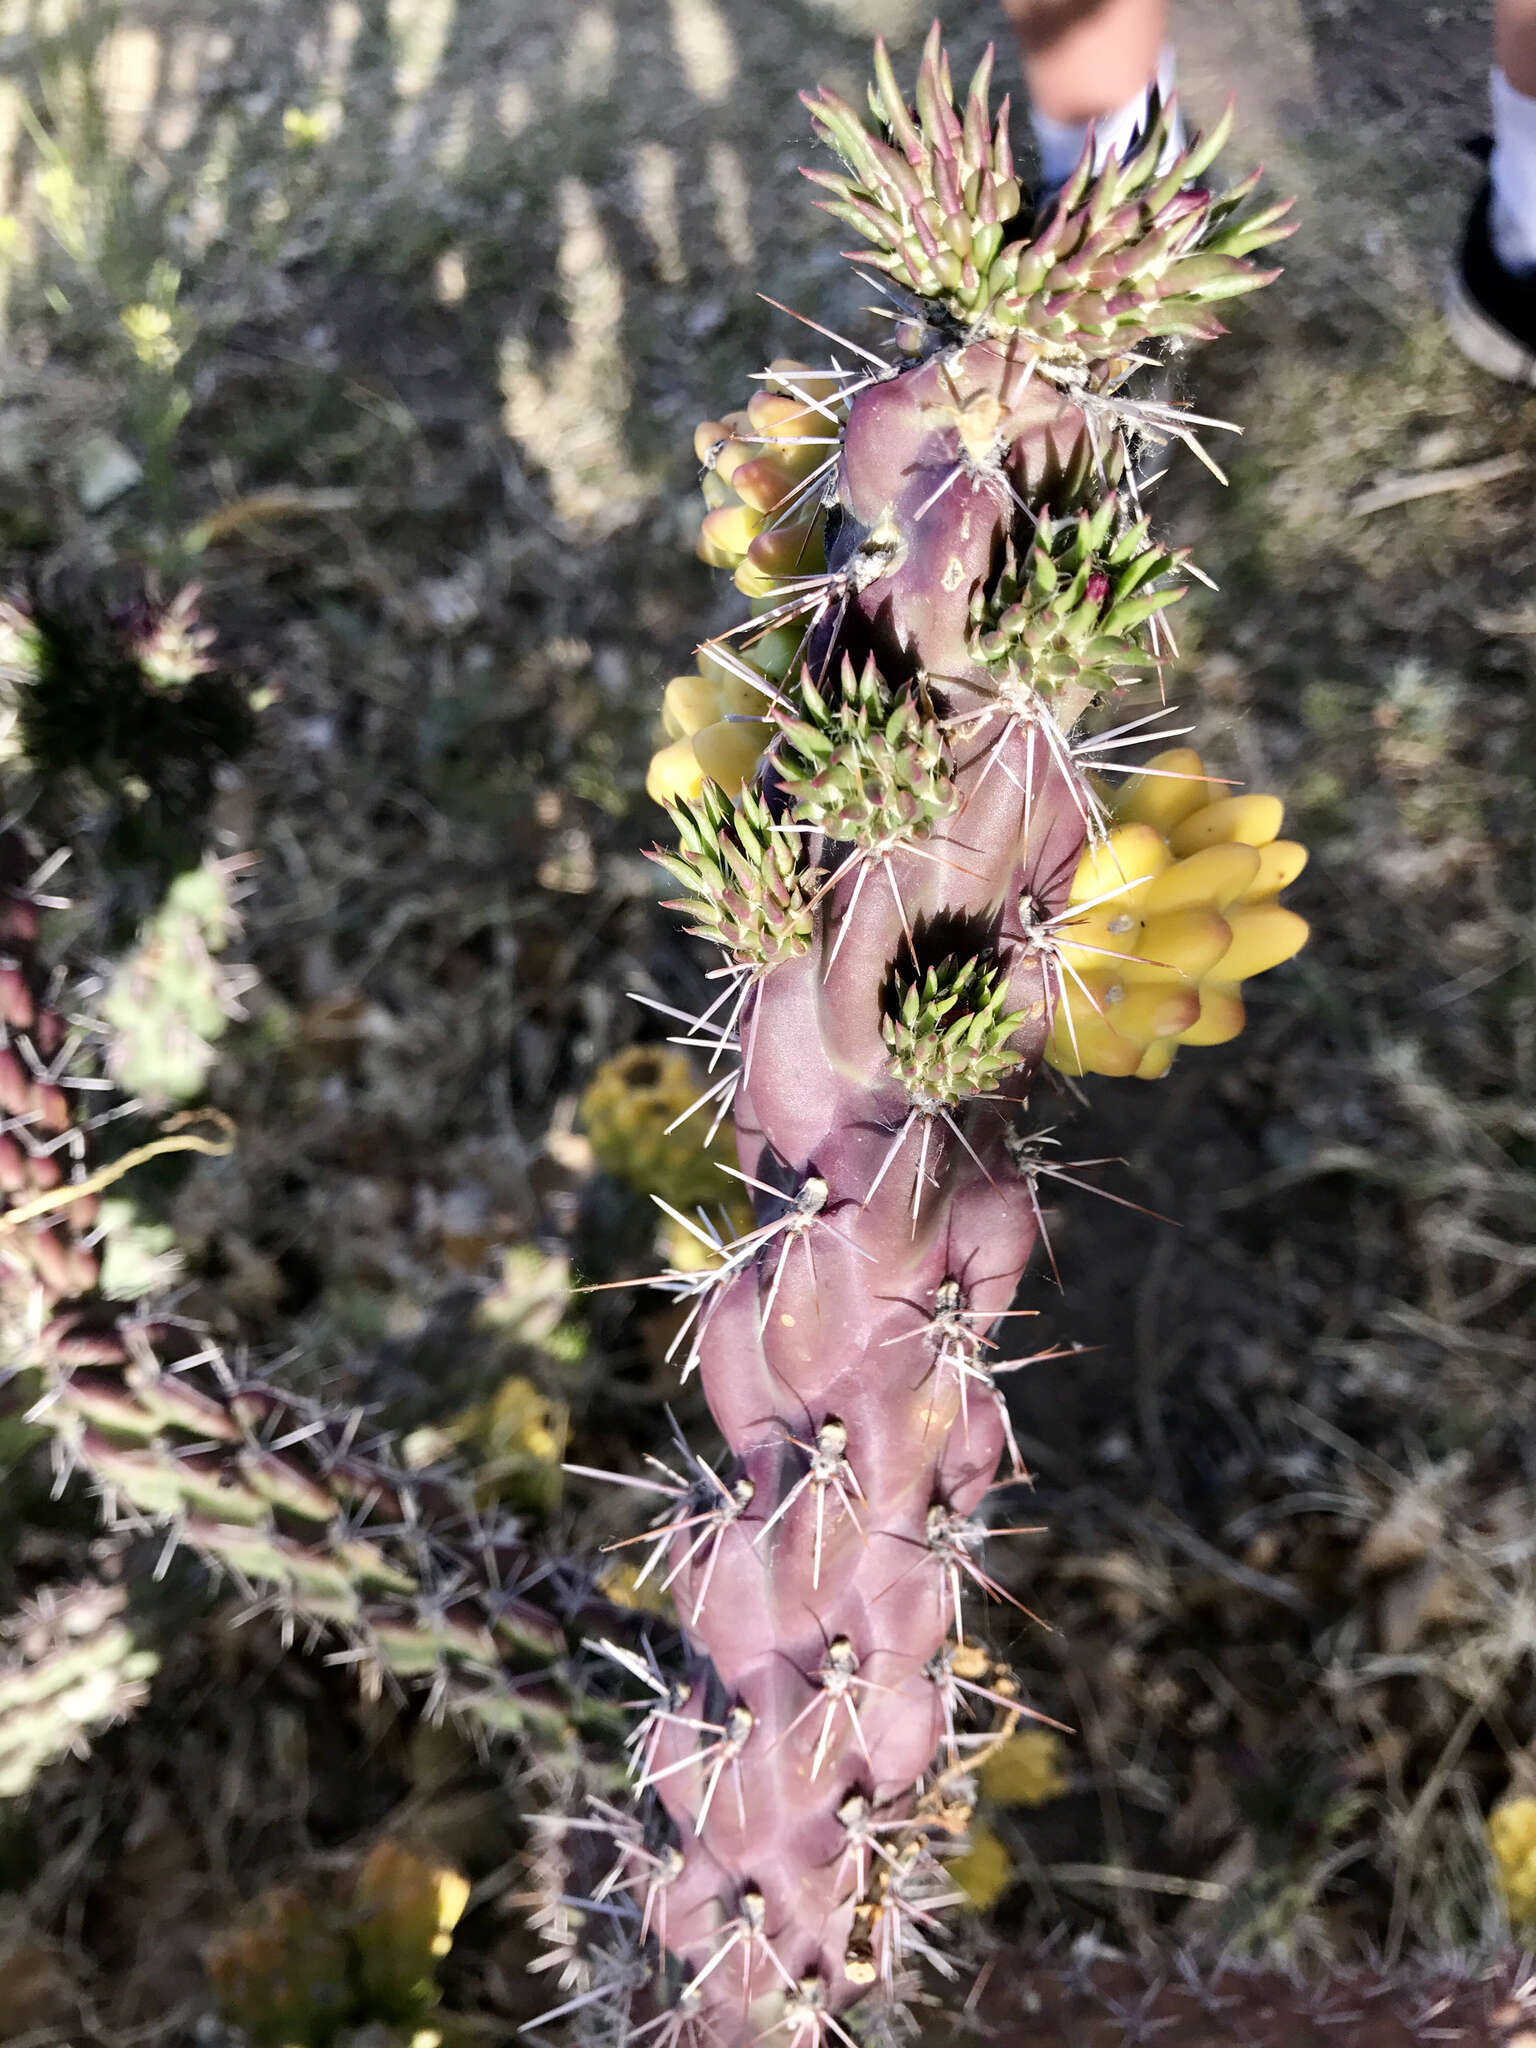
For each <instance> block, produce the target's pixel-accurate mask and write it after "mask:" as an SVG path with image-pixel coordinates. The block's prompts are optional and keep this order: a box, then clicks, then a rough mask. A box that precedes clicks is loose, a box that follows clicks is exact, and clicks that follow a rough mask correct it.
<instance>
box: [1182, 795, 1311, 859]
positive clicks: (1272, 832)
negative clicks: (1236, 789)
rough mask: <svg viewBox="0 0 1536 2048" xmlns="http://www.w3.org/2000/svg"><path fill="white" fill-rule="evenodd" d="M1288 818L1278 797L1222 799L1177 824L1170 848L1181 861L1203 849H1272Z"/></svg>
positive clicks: (1192, 813) (1243, 796)
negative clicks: (1212, 847)
mask: <svg viewBox="0 0 1536 2048" xmlns="http://www.w3.org/2000/svg"><path fill="white" fill-rule="evenodd" d="M1284 817H1285V806H1284V804H1282V803H1281V801H1280V799H1279V797H1277V796H1263V795H1259V794H1253V795H1240V796H1224V797H1218V798H1217V799H1216V801H1215V802H1214V803H1208V804H1202V805H1201V806H1200V808H1199V809H1198V810H1196V811H1191V812H1190V814H1189V816H1188V817H1187V818H1184V819H1182V820H1181V821H1180V822H1179V823H1178V824H1177V825H1175V826H1174V828H1173V830H1172V831H1171V832H1170V833H1169V834H1168V845H1169V847H1170V849H1171V850H1172V852H1173V854H1174V856H1175V858H1177V859H1179V860H1183V859H1184V857H1185V855H1186V854H1191V853H1198V852H1199V851H1200V849H1201V847H1202V846H1268V844H1269V842H1270V841H1271V840H1272V839H1273V838H1274V837H1275V836H1276V834H1277V833H1278V832H1279V830H1280V825H1281V821H1282V820H1283V819H1284Z"/></svg>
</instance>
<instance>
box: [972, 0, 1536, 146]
mask: <svg viewBox="0 0 1536 2048" xmlns="http://www.w3.org/2000/svg"><path fill="white" fill-rule="evenodd" d="M1003 4H1004V7H1005V10H1006V12H1007V14H1008V17H1009V19H1010V20H1011V21H1012V22H1013V25H1014V27H1015V29H1016V30H1017V31H1018V37H1019V43H1020V46H1021V47H1022V49H1023V52H1024V73H1025V77H1026V79H1027V80H1028V82H1029V93H1030V101H1031V104H1032V105H1034V106H1036V107H1038V108H1039V109H1040V111H1041V113H1042V114H1045V115H1047V116H1048V117H1049V118H1050V119H1052V120H1054V121H1073V122H1085V121H1093V120H1096V119H1098V118H1099V117H1100V116H1101V115H1104V114H1108V113H1112V112H1113V111H1114V109H1115V108H1116V107H1121V106H1124V105H1125V103H1126V101H1127V100H1129V99H1131V98H1132V97H1133V96H1134V95H1135V94H1136V93H1138V92H1140V91H1141V89H1142V87H1143V86H1145V85H1146V84H1147V83H1148V82H1149V81H1150V80H1151V79H1152V78H1153V77H1155V75H1156V73H1157V60H1158V55H1159V53H1160V51H1161V50H1162V47H1163V44H1164V42H1165V41H1166V40H1167V35H1168V0H1003ZM1493 54H1494V62H1495V63H1496V64H1497V65H1498V67H1499V69H1500V70H1501V71H1502V72H1503V73H1504V76H1505V77H1506V78H1507V79H1508V80H1509V82H1510V84H1511V85H1512V86H1513V87H1514V88H1515V91H1516V92H1523V93H1525V94H1527V95H1528V96H1529V97H1530V98H1532V99H1536V0H1495V5H1494V26H1493Z"/></svg>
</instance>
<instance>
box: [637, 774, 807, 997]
mask: <svg viewBox="0 0 1536 2048" xmlns="http://www.w3.org/2000/svg"><path fill="white" fill-rule="evenodd" d="M670 808H671V813H672V820H673V824H674V826H675V828H676V831H677V846H676V848H675V849H672V848H659V849H657V850H656V852H654V853H653V855H652V858H653V859H654V860H655V861H656V862H657V864H658V865H659V866H661V867H662V868H664V869H665V870H666V871H667V873H668V874H669V875H671V876H672V878H673V880H674V881H676V882H678V883H679V884H681V886H682V887H683V888H684V889H685V890H686V891H687V892H688V893H687V895H686V896H683V897H681V898H678V899H675V900H674V901H672V902H670V903H668V904H666V905H665V906H664V907H665V908H666V909H668V910H675V911H677V912H679V913H680V915H682V916H683V917H685V918H687V919H688V920H689V923H688V927H687V929H688V931H689V932H690V933H691V934H692V935H693V937H695V938H700V939H706V940H708V941H710V942H711V943H712V944H714V945H717V946H719V947H720V948H721V950H722V951H723V952H725V953H726V954H728V955H729V957H730V959H731V961H732V963H733V964H734V965H735V966H738V967H742V968H745V969H747V970H748V971H749V972H751V973H754V974H756V973H761V972H763V971H765V970H766V969H767V968H770V967H774V966H776V965H777V964H778V962H779V961H781V960H794V959H798V958H799V956H800V955H801V954H802V953H804V952H805V951H806V950H807V948H808V947H809V946H810V943H811V933H812V929H813V925H814V919H815V885H816V881H817V879H818V871H817V870H816V869H814V868H808V867H807V865H806V863H805V861H804V859H803V858H802V857H801V855H800V853H799V851H798V849H797V848H796V846H795V844H794V841H793V839H792V838H791V837H790V835H789V834H787V833H785V832H782V831H780V830H779V829H778V822H777V820H776V819H775V818H774V817H773V815H772V813H771V812H770V810H769V808H768V806H767V804H766V802H765V801H764V799H763V797H762V795H761V793H760V792H759V791H757V790H756V789H753V788H751V787H748V788H746V789H744V790H743V791H742V792H741V795H740V796H739V797H738V798H737V799H736V801H735V802H734V803H732V801H731V799H730V798H729V797H728V796H727V795H726V794H725V792H724V791H723V790H722V789H721V788H720V786H719V785H718V783H715V782H713V781H709V780H706V781H705V783H704V784H703V787H702V788H701V789H700V791H699V794H698V796H697V798H696V799H695V800H694V801H693V802H692V803H689V802H688V800H687V799H686V798H681V797H680V798H678V799H677V801H676V802H675V803H673V804H672V805H671V807H670Z"/></svg>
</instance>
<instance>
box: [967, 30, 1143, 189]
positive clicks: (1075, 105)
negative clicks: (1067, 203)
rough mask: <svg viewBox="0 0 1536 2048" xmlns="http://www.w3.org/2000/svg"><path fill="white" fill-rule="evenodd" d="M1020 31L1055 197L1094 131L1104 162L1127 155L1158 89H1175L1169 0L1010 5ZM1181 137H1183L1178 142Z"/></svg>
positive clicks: (1034, 117)
mask: <svg viewBox="0 0 1536 2048" xmlns="http://www.w3.org/2000/svg"><path fill="white" fill-rule="evenodd" d="M1004 5H1005V7H1006V10H1007V12H1008V15H1009V17H1010V19H1011V20H1012V22H1013V24H1014V26H1015V28H1016V29H1017V31H1018V37H1019V47H1020V51H1021V54H1022V56H1023V60H1024V78H1025V83H1026V84H1027V86H1028V88H1029V107H1030V119H1031V121H1032V123H1033V125H1034V130H1035V141H1036V143H1037V145H1038V147H1039V151H1040V182H1041V190H1042V193H1043V194H1044V195H1046V196H1048V195H1049V194H1050V193H1052V192H1054V191H1055V190H1056V189H1057V188H1058V187H1059V186H1061V185H1063V184H1065V182H1066V180H1067V178H1068V177H1069V176H1070V174H1071V172H1072V170H1073V168H1074V167H1075V165H1076V163H1077V160H1078V158H1079V157H1080V156H1081V155H1082V153H1083V145H1084V143H1085V142H1086V140H1087V137H1088V130H1089V127H1090V126H1092V128H1093V130H1094V137H1095V155H1096V156H1097V158H1098V160H1099V161H1100V162H1101V163H1102V162H1105V161H1107V160H1108V159H1109V158H1110V157H1112V156H1121V155H1123V154H1124V153H1125V151H1126V149H1127V147H1128V146H1129V144H1130V142H1131V139H1132V137H1133V136H1134V135H1135V134H1136V132H1137V130H1138V129H1139V128H1140V127H1141V125H1142V123H1143V121H1144V120H1145V117H1146V112H1147V97H1148V94H1149V92H1150V91H1151V88H1152V86H1153V85H1154V84H1156V85H1158V86H1159V87H1160V88H1161V90H1162V92H1163V95H1164V97H1166V96H1167V94H1168V93H1169V92H1170V91H1171V90H1172V85H1173V53H1172V51H1171V50H1170V49H1169V48H1168V47H1167V34H1168V0H1004ZM1178 139H1181V138H1178Z"/></svg>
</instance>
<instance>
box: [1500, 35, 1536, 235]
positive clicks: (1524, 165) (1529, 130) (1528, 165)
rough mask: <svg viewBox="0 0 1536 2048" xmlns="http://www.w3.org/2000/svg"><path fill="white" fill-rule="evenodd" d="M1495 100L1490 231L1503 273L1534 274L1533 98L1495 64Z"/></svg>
mask: <svg viewBox="0 0 1536 2048" xmlns="http://www.w3.org/2000/svg"><path fill="white" fill-rule="evenodd" d="M1488 85H1489V91H1490V94H1491V96H1492V99H1493V158H1492V161H1491V162H1490V164H1489V166H1488V175H1489V177H1490V178H1491V179H1492V181H1493V201H1492V204H1491V206H1490V207H1489V211H1488V233H1489V236H1490V238H1491V240H1492V242H1493V248H1494V254H1495V255H1496V256H1497V257H1498V259H1499V261H1500V262H1501V263H1502V264H1503V265H1504V267H1505V269H1506V270H1536V99H1531V98H1530V97H1529V95H1528V94H1526V93H1523V92H1516V91H1515V88H1514V87H1513V86H1512V85H1511V84H1510V82H1509V80H1508V79H1507V78H1506V77H1505V76H1504V74H1503V72H1502V71H1500V70H1499V69H1498V68H1497V66H1495V68H1494V69H1493V70H1492V71H1491V72H1490V73H1489V74H1488Z"/></svg>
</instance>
